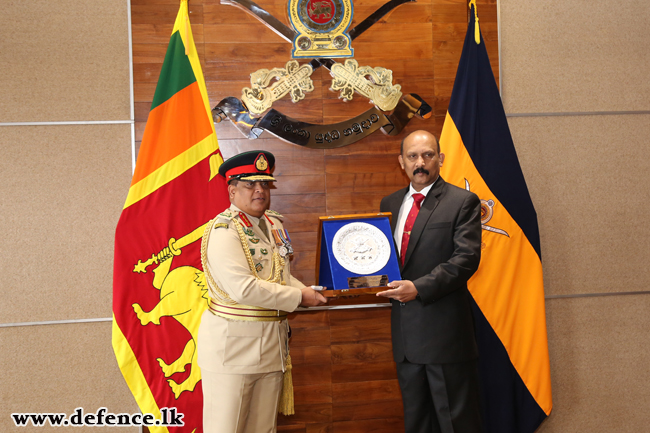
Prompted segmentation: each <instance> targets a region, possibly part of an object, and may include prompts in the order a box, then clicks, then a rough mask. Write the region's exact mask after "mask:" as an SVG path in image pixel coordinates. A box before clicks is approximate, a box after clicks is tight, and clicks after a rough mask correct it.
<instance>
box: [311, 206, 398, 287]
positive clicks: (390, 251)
mask: <svg viewBox="0 0 650 433" xmlns="http://www.w3.org/2000/svg"><path fill="white" fill-rule="evenodd" d="M390 216H391V214H390V213H373V214H360V215H344V216H336V217H332V216H329V217H321V218H320V226H319V236H318V237H319V246H318V250H317V251H318V257H317V260H316V263H317V265H318V266H317V268H316V281H318V284H319V285H320V286H324V287H327V288H328V290H325V291H323V292H322V293H323V295H324V296H326V297H332V298H334V297H341V296H352V295H360V294H375V293H378V292H381V291H384V290H387V288H388V287H387V284H388V282H389V281H393V280H399V279H401V276H400V273H399V264H398V262H397V253H396V252H395V248H394V245H395V244H394V242H393V236H392V233H391V229H390Z"/></svg>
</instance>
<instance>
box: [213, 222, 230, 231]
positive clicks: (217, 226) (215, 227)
mask: <svg viewBox="0 0 650 433" xmlns="http://www.w3.org/2000/svg"><path fill="white" fill-rule="evenodd" d="M222 227H228V223H216V224H215V225H214V229H215V230H216V229H218V228H222Z"/></svg>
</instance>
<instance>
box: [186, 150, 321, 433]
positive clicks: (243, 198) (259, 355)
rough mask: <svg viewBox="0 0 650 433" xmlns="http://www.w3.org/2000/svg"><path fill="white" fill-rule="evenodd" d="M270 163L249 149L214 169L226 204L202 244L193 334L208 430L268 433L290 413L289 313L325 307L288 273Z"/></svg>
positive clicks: (285, 236) (287, 250) (271, 158)
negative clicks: (272, 205)
mask: <svg viewBox="0 0 650 433" xmlns="http://www.w3.org/2000/svg"><path fill="white" fill-rule="evenodd" d="M274 163H275V157H274V156H273V154H271V153H270V152H266V151H250V152H244V153H241V154H239V155H236V156H234V157H232V158H230V159H228V160H227V161H225V162H224V163H223V164H222V165H221V166H220V168H219V174H220V175H221V176H224V177H225V178H226V180H227V182H228V195H229V198H230V202H231V206H230V208H229V209H227V210H226V211H225V212H223V213H221V214H219V215H218V216H217V217H216V218H215V219H213V220H212V221H210V223H209V224H208V226H207V228H206V231H205V234H204V236H203V241H202V245H201V259H202V262H203V269H204V270H205V274H206V280H207V281H208V286H209V294H210V302H209V305H210V306H209V308H208V310H206V312H205V313H204V314H203V316H202V319H201V325H200V328H199V335H198V364H199V366H200V367H201V375H202V381H203V399H204V403H203V430H204V432H206V433H217V432H218V433H267V432H268V433H271V432H275V431H276V425H277V412H278V410H280V411H282V412H283V413H286V414H291V413H293V407H292V406H293V390H292V389H291V387H290V386H288V384H287V381H286V380H287V379H288V377H287V376H288V374H290V369H291V361H290V359H291V358H290V357H289V348H288V324H287V319H286V318H287V313H288V312H291V311H294V310H295V309H296V308H298V306H306V307H309V306H316V305H321V304H324V303H325V302H326V300H325V298H324V297H323V296H322V295H321V294H320V293H318V292H317V291H315V290H313V289H312V288H310V287H305V286H304V284H302V283H301V282H300V281H298V280H297V279H296V278H295V277H293V276H292V275H291V272H290V268H289V266H290V263H289V258H290V255H291V253H292V252H293V250H292V247H291V243H290V242H291V241H290V238H289V235H288V233H287V231H286V230H285V229H284V227H283V225H282V215H280V214H278V213H277V212H274V211H272V210H269V209H268V208H269V202H270V198H271V192H270V186H271V184H270V182H273V181H275V179H274V178H273V176H272V175H271V169H272V168H273V165H274ZM283 378H284V381H283ZM283 382H284V383H285V386H283ZM283 388H284V389H283ZM281 397H282V398H281ZM288 402H291V403H290V404H287V403H288Z"/></svg>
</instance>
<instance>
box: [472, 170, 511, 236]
mask: <svg viewBox="0 0 650 433" xmlns="http://www.w3.org/2000/svg"><path fill="white" fill-rule="evenodd" d="M465 189H466V190H467V191H470V188H469V181H468V180H467V179H465ZM479 199H480V200H481V228H482V229H483V230H487V231H490V232H493V233H498V234H500V235H504V236H507V237H510V235H509V234H508V232H506V231H505V230H501V229H498V228H496V227H491V226H489V225H487V223H488V222H490V220H491V219H492V215H494V204H495V203H494V200H484V199H482V198H480V197H479ZM483 245H485V244H483Z"/></svg>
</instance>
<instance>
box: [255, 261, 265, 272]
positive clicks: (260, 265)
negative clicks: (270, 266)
mask: <svg viewBox="0 0 650 433" xmlns="http://www.w3.org/2000/svg"><path fill="white" fill-rule="evenodd" d="M262 269H264V266H262V264H261V263H257V264H256V265H255V270H256V271H257V272H262Z"/></svg>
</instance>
